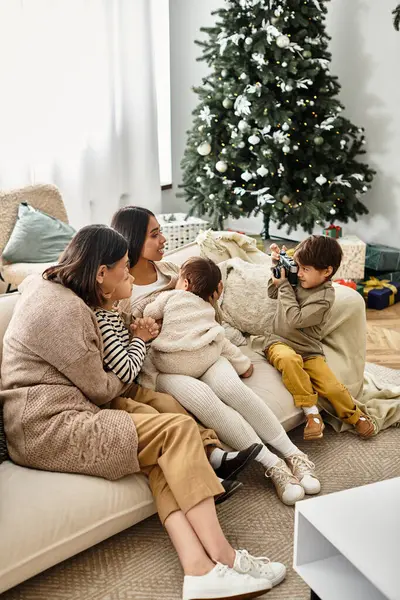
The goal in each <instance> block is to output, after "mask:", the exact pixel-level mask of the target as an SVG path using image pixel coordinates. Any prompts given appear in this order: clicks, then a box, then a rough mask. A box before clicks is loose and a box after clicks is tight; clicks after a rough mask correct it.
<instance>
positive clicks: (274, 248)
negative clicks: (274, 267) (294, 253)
mask: <svg viewBox="0 0 400 600" xmlns="http://www.w3.org/2000/svg"><path fill="white" fill-rule="evenodd" d="M269 249H270V250H271V258H272V260H273V261H274V262H275V263H277V262H279V253H280V252H286V246H282V250H281V249H280V248H279V246H278V244H271V245H270V247H269Z"/></svg>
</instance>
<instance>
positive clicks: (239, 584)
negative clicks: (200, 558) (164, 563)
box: [182, 563, 272, 600]
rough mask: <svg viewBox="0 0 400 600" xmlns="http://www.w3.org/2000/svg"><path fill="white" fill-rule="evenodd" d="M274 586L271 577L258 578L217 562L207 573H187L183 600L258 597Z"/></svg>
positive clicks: (224, 599)
mask: <svg viewBox="0 0 400 600" xmlns="http://www.w3.org/2000/svg"><path fill="white" fill-rule="evenodd" d="M271 588H272V583H271V582H270V581H269V579H261V578H258V579H256V578H255V577H251V576H250V575H243V574H241V573H237V572H236V571H234V570H233V569H231V568H230V567H228V566H227V565H221V563H217V564H216V565H215V567H214V568H213V569H212V570H211V571H210V572H209V573H207V574H206V575H198V576H193V575H185V577H184V579H183V597H182V600H210V599H212V600H231V599H235V598H236V599H237V600H239V598H240V599H242V598H246V600H249V599H250V598H257V597H258V596H262V594H264V593H265V592H267V591H268V590H270V589H271Z"/></svg>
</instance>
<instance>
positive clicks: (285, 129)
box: [282, 123, 290, 131]
mask: <svg viewBox="0 0 400 600" xmlns="http://www.w3.org/2000/svg"><path fill="white" fill-rule="evenodd" d="M289 129H290V125H289V123H284V124H283V125H282V130H283V131H288V130H289Z"/></svg>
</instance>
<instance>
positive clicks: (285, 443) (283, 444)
mask: <svg viewBox="0 0 400 600" xmlns="http://www.w3.org/2000/svg"><path fill="white" fill-rule="evenodd" d="M268 444H269V445H270V446H272V447H273V448H275V450H278V452H280V453H281V454H282V456H284V457H285V458H286V456H291V455H292V454H302V451H301V450H299V449H298V448H297V446H295V445H294V444H293V442H292V440H291V439H290V438H289V436H288V435H287V433H286V431H282V433H280V434H279V435H278V437H276V438H275V439H273V440H270V441H269V442H268Z"/></svg>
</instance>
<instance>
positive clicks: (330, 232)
mask: <svg viewBox="0 0 400 600" xmlns="http://www.w3.org/2000/svg"><path fill="white" fill-rule="evenodd" d="M323 234H324V235H326V236H328V237H333V238H336V239H338V238H341V237H342V228H341V227H339V225H329V227H325V228H324V230H323Z"/></svg>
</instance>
